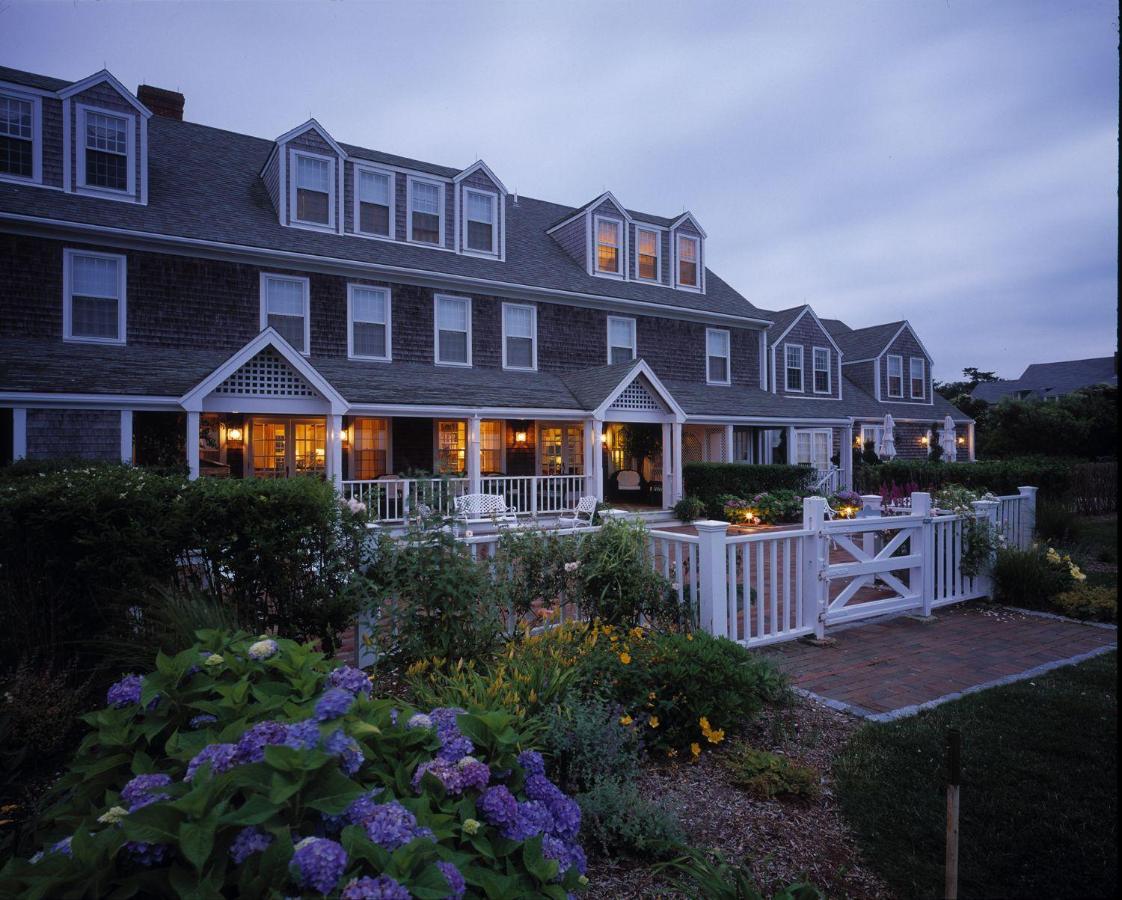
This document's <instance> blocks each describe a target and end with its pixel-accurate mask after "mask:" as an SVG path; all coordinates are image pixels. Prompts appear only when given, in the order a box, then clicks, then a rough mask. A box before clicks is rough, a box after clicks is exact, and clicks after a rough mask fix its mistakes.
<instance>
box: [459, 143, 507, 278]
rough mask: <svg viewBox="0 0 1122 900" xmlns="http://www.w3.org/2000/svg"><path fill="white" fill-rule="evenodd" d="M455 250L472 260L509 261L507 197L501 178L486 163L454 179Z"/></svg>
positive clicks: (472, 166) (465, 171)
mask: <svg viewBox="0 0 1122 900" xmlns="http://www.w3.org/2000/svg"><path fill="white" fill-rule="evenodd" d="M452 189H453V190H454V191H455V220H456V230H455V234H456V238H455V240H456V250H457V251H458V252H459V253H466V254H468V255H470V256H483V257H487V258H489V259H500V260H501V259H506V195H507V190H506V187H505V186H504V185H503V183H502V182H501V181H500V180H499V178H498V176H497V175H495V173H494V172H492V171H491V169H490V168H489V167H488V165H487V163H485V162H483V160H477V161H476V162H474V163H472V164H471V165H470V166H468V167H467V168H466V169H464V170H463V171H462V172H460V174H459V175H457V176H456V177H455V178H454V179H452Z"/></svg>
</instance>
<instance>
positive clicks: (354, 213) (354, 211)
mask: <svg viewBox="0 0 1122 900" xmlns="http://www.w3.org/2000/svg"><path fill="white" fill-rule="evenodd" d="M352 171H353V174H352V176H351V177H352V178H353V179H354V184H353V185H352V187H351V193H352V194H353V195H354V196H353V202H352V204H351V207H352V208H351V223H352V230H353V231H354V233H355V234H357V235H358V236H360V237H365V238H373V239H374V240H376V241H392V240H393V239H394V231H395V229H396V222H397V195H396V191H397V179H396V178H395V177H394V173H393V172H391V171H390V170H389V169H380V168H378V167H377V166H367V165H363V164H362V163H357V162H356V163H355V164H354V169H353V170H352ZM361 172H371V173H373V174H375V175H385V176H387V177H388V178H389V180H390V222H389V225H390V233H389V234H377V233H375V232H373V231H363V230H362V229H361V227H360V226H359V223H360V222H361V221H362V217H361V216H360V215H359V203H360V202H361V201H360V200H359V196H358V183H359V174H360V173H361Z"/></svg>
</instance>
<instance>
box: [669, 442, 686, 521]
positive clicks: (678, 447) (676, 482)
mask: <svg viewBox="0 0 1122 900" xmlns="http://www.w3.org/2000/svg"><path fill="white" fill-rule="evenodd" d="M670 443H671V444H672V456H673V459H672V461H671V462H672V464H673V466H674V470H673V471H674V478H673V482H672V485H673V487H672V489H671V492H670V505H671V506H673V505H674V504H675V503H677V502H678V501H679V500H681V499H682V496H683V491H685V489H686V488H685V485H684V484H683V483H682V423H681V422H674V423H672V424H671V426H670Z"/></svg>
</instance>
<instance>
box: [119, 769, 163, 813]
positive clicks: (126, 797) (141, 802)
mask: <svg viewBox="0 0 1122 900" xmlns="http://www.w3.org/2000/svg"><path fill="white" fill-rule="evenodd" d="M169 784H171V776H170V775H162V774H158V773H157V774H152V775H137V776H136V777H135V778H133V779H132V780H131V781H129V783H128V784H126V785H125V786H124V787H123V788H121V802H122V803H124V804H125V805H126V806H128V808H129V812H135V811H136V810H138V809H140V808H141V807H144V806H147V805H148V804H149V803H155V802H156V801H157V800H167V799H168V798H170V797H171V794H169V793H167V792H166V791H161V790H158V789H159V788H162V787H167V786H168V785H169Z"/></svg>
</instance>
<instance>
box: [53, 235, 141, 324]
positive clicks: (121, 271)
mask: <svg viewBox="0 0 1122 900" xmlns="http://www.w3.org/2000/svg"><path fill="white" fill-rule="evenodd" d="M75 256H93V257H97V258H99V259H115V260H117V291H118V296H117V337H115V338H103V337H84V336H82V335H75V334H74V311H73V308H72V302H73V290H72V288H73V271H74V263H73V259H74V257H75ZM127 269H128V261H127V260H126V258H125V256H124V254H120V253H95V252H93V251H91V250H72V249H70V248H66V249H64V250H63V251H62V339H63V340H64V341H67V342H72V343H76V344H124V343H126V338H127V335H126V333H125V327H126V325H127V323H128V293H127V291H128V271H127Z"/></svg>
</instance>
